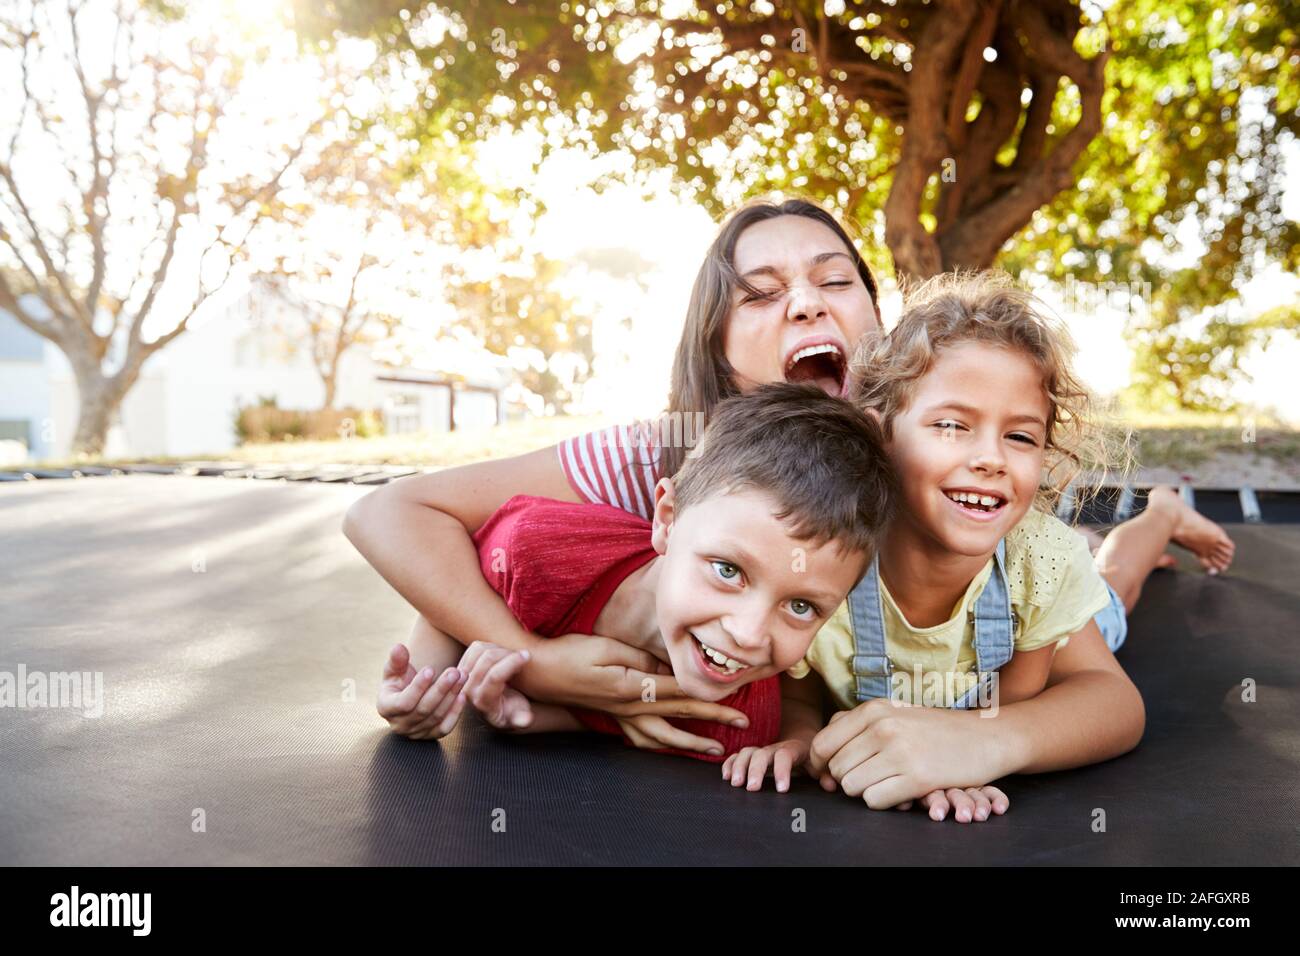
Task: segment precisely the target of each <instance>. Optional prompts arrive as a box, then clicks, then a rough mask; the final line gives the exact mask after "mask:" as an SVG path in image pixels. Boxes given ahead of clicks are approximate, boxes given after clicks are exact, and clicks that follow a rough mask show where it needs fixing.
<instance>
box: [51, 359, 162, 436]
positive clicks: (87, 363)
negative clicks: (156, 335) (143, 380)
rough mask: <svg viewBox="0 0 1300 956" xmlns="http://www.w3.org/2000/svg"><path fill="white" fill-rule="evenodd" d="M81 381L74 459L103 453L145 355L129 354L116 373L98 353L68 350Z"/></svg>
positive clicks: (138, 374) (74, 434)
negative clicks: (104, 366) (108, 372)
mask: <svg viewBox="0 0 1300 956" xmlns="http://www.w3.org/2000/svg"><path fill="white" fill-rule="evenodd" d="M65 354H66V355H67V356H68V359H69V360H70V361H71V363H72V372H73V375H74V376H75V378H76V381H77V406H78V412H77V427H76V431H75V432H74V433H73V436H72V448H71V454H72V456H73V457H74V458H95V457H99V456H101V455H103V453H104V444H105V442H106V441H107V439H108V429H109V426H110V425H111V424H112V421H113V415H114V414H115V413H116V412H117V410H118V409H119V408H120V407H121V405H122V399H123V398H125V397H126V393H127V392H129V391H130V390H131V387H132V386H133V385H135V382H136V379H138V378H139V377H140V368H141V366H142V365H143V364H144V360H143V358H140V357H138V356H135V357H131V356H128V359H127V363H126V364H125V365H123V367H122V368H121V369H120V370H119V371H118V372H117V374H115V375H105V374H104V372H103V369H102V368H101V366H100V364H99V359H98V357H97V356H94V355H88V354H86V353H85V352H84V351H82V350H80V349H77V348H76V347H73V348H70V349H65Z"/></svg>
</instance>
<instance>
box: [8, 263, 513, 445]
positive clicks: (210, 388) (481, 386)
mask: <svg viewBox="0 0 1300 956" xmlns="http://www.w3.org/2000/svg"><path fill="white" fill-rule="evenodd" d="M26 304H27V301H26V300H24V305H26ZM288 308H290V306H288V305H286V304H285V303H284V302H283V301H282V300H278V299H275V298H274V297H273V296H271V295H268V294H266V293H265V292H264V291H262V290H261V289H260V288H259V287H258V286H257V285H254V286H252V287H251V288H250V289H249V290H248V291H247V292H246V293H245V294H244V295H242V296H240V297H238V298H236V299H235V300H234V301H233V302H231V303H230V304H229V305H228V306H226V307H225V308H224V309H222V310H220V311H217V310H214V311H213V313H212V314H210V315H209V316H208V317H207V319H206V320H205V321H203V322H201V323H197V324H195V325H194V326H191V327H190V328H189V329H188V330H187V331H186V332H185V333H184V334H183V335H180V336H178V337H177V338H176V339H175V341H173V342H172V343H171V344H169V345H168V346H166V347H165V348H164V349H162V350H161V351H160V352H158V353H157V354H155V355H154V356H152V357H151V358H150V359H149V360H148V361H147V362H146V363H145V365H144V367H143V369H141V373H140V377H139V379H138V380H137V382H136V384H135V386H134V387H133V388H132V389H131V391H130V392H128V393H127V396H126V398H125V400H124V401H123V403H122V406H121V408H120V410H119V413H118V415H117V416H116V417H115V420H114V423H113V425H112V427H111V429H110V433H109V436H108V442H107V445H106V447H105V454H106V455H108V456H110V457H137V456H139V457H144V456H153V455H167V456H178V457H198V456H206V455H220V454H222V453H224V452H226V451H227V450H229V449H230V448H232V447H233V446H234V445H236V444H237V438H236V435H235V430H234V422H235V415H236V410H237V409H238V408H239V407H241V406H245V405H255V404H257V403H258V402H259V400H260V399H261V398H263V397H269V396H274V397H275V398H276V402H277V404H278V405H279V407H281V408H298V409H304V410H309V409H317V408H320V407H321V405H322V404H323V402H324V395H325V387H324V384H323V383H322V382H321V379H320V376H319V374H317V372H316V370H315V368H314V367H313V365H312V362H311V356H310V352H309V348H310V346H309V345H308V344H306V341H305V339H304V340H300V341H294V340H291V339H289V338H287V337H286V336H285V335H284V334H283V333H282V332H281V331H279V330H278V329H277V324H278V323H277V322H272V321H271V319H273V318H279V317H277V316H273V315H272V314H271V310H275V309H288ZM283 327H284V326H283V325H282V324H281V325H280V328H283ZM438 358H439V362H437V363H436V366H434V365H431V364H425V365H421V367H418V368H399V367H395V366H393V365H390V364H388V363H386V362H383V361H379V360H376V359H375V358H374V357H373V356H372V355H370V354H367V350H366V349H364V348H360V347H358V348H355V349H353V350H351V351H350V352H345V353H344V355H343V357H342V359H341V360H340V363H339V373H338V381H337V384H336V391H335V406H336V407H347V408H362V409H374V410H376V411H378V412H381V413H382V415H383V417H384V419H385V422H386V424H387V426H388V427H389V430H390V431H392V432H404V431H435V432H436V431H446V430H448V429H450V428H452V427H459V428H465V427H475V426H482V425H491V424H494V423H496V422H500V421H503V420H505V418H506V417H507V414H508V409H509V408H510V407H511V406H512V405H514V404H516V403H517V400H518V398H519V397H520V396H517V395H516V394H515V393H516V392H518V390H519V389H518V385H517V382H516V379H515V375H514V373H513V372H512V371H511V369H510V367H509V365H508V363H507V362H506V361H505V360H504V359H501V358H499V357H498V356H494V355H490V354H489V353H487V352H485V351H484V350H482V349H473V348H468V347H464V346H461V345H460V344H458V343H453V344H452V345H451V346H448V348H447V349H445V350H444V349H443V348H442V347H441V346H439V348H438ZM512 400H513V401H512ZM76 418H77V387H76V381H75V379H74V378H73V375H72V368H71V366H70V365H69V363H68V361H67V359H66V358H65V357H64V356H63V354H62V352H61V351H60V350H59V349H58V347H57V346H55V345H54V344H53V343H50V342H47V341H46V340H45V339H43V338H41V337H40V336H38V335H36V334H35V333H34V332H32V331H31V330H30V329H28V328H26V327H25V326H23V325H21V324H20V323H19V322H18V321H17V320H16V319H15V318H14V317H13V316H11V315H9V314H8V313H6V312H4V311H3V310H0V440H3V439H16V440H18V441H22V442H23V443H24V444H26V446H27V448H28V449H29V457H30V458H32V459H45V458H61V457H64V456H66V455H67V454H68V452H69V449H70V445H71V440H72V435H73V431H74V430H75V426H76Z"/></svg>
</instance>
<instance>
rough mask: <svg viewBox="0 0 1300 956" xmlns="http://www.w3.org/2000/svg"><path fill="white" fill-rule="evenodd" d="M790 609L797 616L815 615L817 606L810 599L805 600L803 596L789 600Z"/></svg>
mask: <svg viewBox="0 0 1300 956" xmlns="http://www.w3.org/2000/svg"><path fill="white" fill-rule="evenodd" d="M790 610H792V611H794V613H795V614H796V615H797V616H799V617H815V616H816V614H817V608H816V607H815V606H814V605H813V603H812V602H811V601H805V600H804V599H803V598H795V599H794V600H793V601H791V602H790Z"/></svg>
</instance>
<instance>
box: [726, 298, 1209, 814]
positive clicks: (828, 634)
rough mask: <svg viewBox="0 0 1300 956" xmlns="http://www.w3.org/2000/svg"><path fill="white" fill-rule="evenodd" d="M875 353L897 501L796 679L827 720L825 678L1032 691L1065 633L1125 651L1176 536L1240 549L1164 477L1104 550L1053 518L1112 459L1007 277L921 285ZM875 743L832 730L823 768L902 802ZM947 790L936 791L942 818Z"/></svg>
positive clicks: (869, 364) (949, 699) (742, 765)
mask: <svg viewBox="0 0 1300 956" xmlns="http://www.w3.org/2000/svg"><path fill="white" fill-rule="evenodd" d="M864 353H865V359H864V360H862V361H861V362H860V363H855V364H856V365H857V366H858V367H856V368H855V377H857V376H860V378H859V381H860V383H861V384H860V386H858V387H856V388H855V389H854V391H855V393H856V394H855V395H854V400H855V402H857V403H858V404H860V405H861V406H862V407H863V408H864V409H865V410H867V411H868V413H869V414H872V415H874V416H875V417H876V418H877V419H878V420H879V421H880V422H881V424H882V426H883V429H884V432H885V436H886V443H887V444H886V448H887V450H888V452H889V455H890V458H891V460H892V461H893V463H894V466H895V468H896V470H897V472H898V477H899V481H900V483H901V486H902V489H903V495H902V503H901V504H902V507H901V509H900V512H899V514H898V517H897V518H896V519H895V521H894V522H893V524H892V526H891V527H890V529H889V530H888V532H887V534H886V536H885V539H884V541H883V542H882V545H881V548H880V551H879V554H878V555H877V557H876V559H875V560H874V561H873V562H872V566H871V568H870V569H869V570H868V572H867V575H866V576H865V577H864V578H863V581H862V582H861V583H860V584H859V585H858V587H857V588H855V590H854V594H853V595H852V596H851V597H850V600H849V601H848V602H847V603H846V605H845V606H844V607H842V608H841V610H840V612H838V613H837V614H836V615H835V616H834V617H833V618H832V619H831V620H830V621H829V622H828V623H827V625H826V626H825V627H824V628H823V630H822V631H821V633H820V634H819V636H818V637H817V639H816V640H815V641H814V643H813V646H812V648H811V649H810V651H809V653H808V655H807V657H806V658H805V661H804V662H803V664H802V665H800V666H798V667H796V668H793V669H791V671H790V675H791V676H792V677H794V678H803V677H805V676H807V675H808V673H809V671H810V670H812V671H816V673H817V675H818V677H819V678H820V681H814V682H812V683H813V686H812V687H811V688H809V689H808V690H807V691H806V692H805V694H804V695H803V696H804V700H805V701H806V702H807V706H808V708H809V714H814V713H820V709H819V708H818V707H817V706H816V705H817V702H818V694H817V692H816V691H817V688H818V687H820V682H821V681H824V684H825V689H826V691H827V692H829V695H830V697H831V698H832V699H833V701H834V702H835V704H836V707H837V709H839V710H844V711H848V710H853V709H855V708H857V707H858V706H859V705H860V704H863V703H864V702H867V701H871V700H874V699H877V698H892V699H893V700H901V701H903V702H905V703H908V704H913V705H920V704H925V705H935V704H937V705H939V706H946V707H957V708H967V707H973V706H978V705H981V704H984V705H987V704H988V703H989V702H990V698H991V699H992V702H993V703H994V704H995V705H997V706H1001V705H1007V704H1015V703H1016V702H1017V701H1023V700H1027V699H1029V698H1033V697H1035V696H1037V695H1039V694H1040V693H1042V691H1043V690H1044V688H1045V686H1046V684H1047V680H1048V674H1049V671H1050V669H1051V665H1052V659H1053V655H1054V653H1055V652H1056V651H1057V650H1058V649H1061V648H1064V647H1065V646H1066V645H1067V642H1069V641H1071V640H1074V639H1078V637H1079V636H1080V635H1085V634H1090V635H1099V636H1100V637H1102V638H1103V639H1104V640H1105V642H1106V644H1107V646H1108V647H1109V648H1110V649H1111V650H1112V651H1114V650H1116V649H1118V648H1119V647H1120V646H1121V644H1122V643H1123V642H1124V638H1125V635H1126V633H1127V625H1126V615H1127V613H1128V612H1130V611H1131V610H1132V608H1133V605H1134V604H1135V603H1136V601H1137V598H1138V595H1139V594H1140V592H1141V589H1142V585H1143V583H1144V581H1145V580H1146V578H1147V576H1148V575H1149V574H1150V573H1151V571H1152V570H1154V569H1155V568H1156V567H1157V566H1161V565H1163V564H1164V563H1165V562H1164V561H1162V556H1163V555H1164V549H1165V547H1166V546H1167V545H1168V543H1169V542H1170V541H1171V540H1177V539H1182V540H1185V541H1186V540H1198V541H1200V540H1201V539H1203V547H1202V550H1203V551H1204V552H1205V553H1206V555H1207V560H1208V561H1210V562H1211V567H1212V568H1214V567H1218V566H1219V564H1220V563H1222V564H1223V565H1226V562H1227V560H1228V559H1230V557H1231V541H1230V540H1229V539H1228V538H1227V536H1226V535H1225V534H1223V532H1222V529H1220V528H1218V526H1217V525H1215V524H1213V522H1210V521H1209V520H1208V519H1206V518H1204V517H1202V516H1200V515H1198V514H1196V513H1195V512H1194V511H1192V510H1191V509H1189V508H1187V507H1186V506H1184V505H1183V503H1182V500H1181V498H1179V496H1178V494H1177V493H1176V492H1175V491H1174V490H1173V489H1170V488H1163V489H1162V488H1158V489H1155V490H1154V491H1153V492H1152V493H1151V496H1150V499H1149V505H1148V507H1147V509H1146V510H1145V511H1144V512H1143V513H1142V514H1141V515H1140V516H1138V517H1137V518H1135V519H1133V520H1131V521H1129V522H1126V523H1125V524H1124V525H1121V526H1120V527H1118V528H1116V529H1115V531H1114V532H1112V533H1111V535H1110V536H1108V537H1107V538H1106V539H1105V541H1104V543H1103V544H1102V545H1101V548H1100V549H1099V551H1098V552H1097V554H1096V557H1095V559H1094V557H1093V555H1092V554H1091V553H1090V552H1089V550H1088V546H1087V544H1086V543H1085V541H1084V539H1083V538H1082V537H1080V536H1079V535H1078V534H1076V533H1075V532H1074V531H1073V529H1071V528H1069V527H1068V526H1066V525H1064V524H1063V523H1061V522H1060V521H1058V520H1057V519H1056V518H1055V517H1053V516H1052V514H1053V509H1054V507H1055V504H1056V501H1057V499H1058V498H1059V496H1060V495H1061V493H1062V492H1063V491H1064V489H1065V488H1066V486H1067V485H1068V484H1069V483H1070V482H1071V481H1072V480H1073V479H1074V478H1075V476H1076V475H1077V473H1078V471H1079V470H1080V463H1081V462H1082V461H1084V460H1085V459H1091V460H1093V461H1102V460H1103V458H1104V456H1103V455H1102V454H1101V450H1100V442H1099V440H1098V439H1099V435H1100V432H1098V431H1097V430H1095V428H1094V424H1093V420H1092V414H1091V410H1090V409H1091V401H1090V397H1089V395H1088V392H1087V391H1086V389H1085V388H1084V387H1083V386H1082V385H1081V384H1080V383H1079V381H1078V380H1077V378H1076V377H1075V375H1074V373H1073V371H1072V370H1071V367H1070V361H1071V355H1072V348H1071V346H1070V343H1069V339H1068V335H1067V334H1066V333H1065V331H1064V329H1063V328H1061V327H1060V326H1059V325H1057V324H1055V323H1053V322H1051V321H1049V320H1048V319H1046V318H1045V317H1044V316H1043V315H1042V313H1041V312H1040V311H1039V310H1038V309H1037V308H1036V306H1035V302H1034V300H1033V299H1032V298H1031V297H1030V296H1029V295H1027V294H1026V293H1024V292H1022V291H1020V290H1018V289H1016V288H1015V287H1014V286H1013V285H1012V284H1011V282H1010V280H1009V279H1008V277H1006V276H1005V275H1001V274H994V273H982V274H967V275H948V276H940V277H938V278H935V279H932V280H930V281H928V282H926V283H924V284H923V285H921V286H920V287H919V288H918V289H917V290H916V291H915V292H914V293H913V294H911V295H910V296H909V297H908V301H907V307H906V310H905V312H904V315H903V317H902V319H901V321H900V322H899V324H898V326H897V327H896V328H895V329H894V330H893V331H892V332H891V333H890V334H889V336H888V337H887V338H886V339H884V340H883V341H881V342H879V343H878V344H875V345H874V347H869V348H864ZM1221 549H1222V551H1221ZM1094 560H1095V563H1094ZM994 675H996V676H994ZM787 696H788V695H787ZM801 706H803V705H801ZM876 709H877V710H879V708H876ZM791 719H792V720H795V721H796V722H797V718H796V717H795V716H794V715H792V716H791ZM837 723H838V722H837ZM802 726H803V727H804V728H807V727H808V726H810V724H809V723H808V722H806V721H805V722H804V723H803V724H802ZM846 726H847V725H846ZM846 734H848V738H847V739H842V738H845V735H846ZM850 740H853V741H854V743H852V744H850ZM868 744H869V741H861V740H857V739H856V738H855V736H854V735H853V734H852V733H851V732H850V731H846V729H845V726H837V727H833V728H830V729H829V732H828V733H827V735H826V736H825V737H824V738H823V739H822V745H823V746H822V749H823V750H824V751H825V752H824V753H822V754H821V758H822V759H821V760H820V762H815V768H820V767H824V766H826V764H827V762H828V761H829V764H830V769H831V775H832V777H834V778H835V779H836V780H837V781H838V782H839V783H840V785H841V786H843V787H844V789H845V790H846V792H850V793H852V794H853V795H858V794H862V795H863V796H864V798H865V799H866V800H867V802H868V803H869V804H871V805H872V806H889V805H893V804H895V803H897V802H898V801H896V800H893V799H892V797H891V785H890V784H889V782H888V780H887V778H885V779H882V778H881V777H880V775H879V774H878V771H877V770H876V769H875V768H867V769H865V770H862V771H861V772H859V770H858V768H859V767H865V766H866V758H869V754H864V753H863V752H862V751H863V750H864V747H867V745H868ZM812 746H813V745H812V737H811V735H809V734H807V733H806V732H805V733H804V734H802V735H801V736H800V737H796V738H793V739H791V740H787V741H783V742H781V743H779V744H775V745H773V746H772V747H764V748H756V749H755V748H748V749H746V750H743V751H741V752H740V753H738V754H736V755H735V756H734V757H733V758H732V759H731V760H729V761H728V762H727V764H726V765H724V768H723V773H724V776H729V777H730V780H731V782H732V784H733V785H740V784H741V783H742V782H747V783H748V784H749V786H750V789H756V788H757V786H761V781H762V779H763V776H764V775H765V773H766V771H767V766H768V764H769V763H772V764H774V763H775V759H776V756H777V754H781V755H782V761H781V767H782V770H781V772H778V773H777V777H778V779H777V784H778V788H784V785H785V783H786V781H787V780H788V772H787V771H786V770H785V768H788V767H789V766H790V765H792V764H793V765H798V764H800V763H801V762H803V761H804V760H806V759H807V758H808V757H809V755H810V752H811V750H812ZM867 749H869V747H867ZM855 773H856V774H857V778H855V777H854V774H855ZM937 800H938V798H937V797H935V796H933V795H931V796H929V797H927V798H926V799H925V800H924V801H923V802H924V803H925V804H926V805H927V806H929V807H930V808H931V811H932V813H936V812H937V811H936V810H935V808H934V806H933V805H934V804H935V803H936V802H937ZM977 803H978V801H977ZM989 809H990V808H988V807H984V806H983V805H982V804H979V810H981V811H983V812H985V813H987V811H988V810H989ZM993 809H994V810H995V812H996V808H993Z"/></svg>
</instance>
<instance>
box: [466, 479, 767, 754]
mask: <svg viewBox="0 0 1300 956" xmlns="http://www.w3.org/2000/svg"><path fill="white" fill-rule="evenodd" d="M474 544H475V545H476V546H477V547H478V555H479V566H480V567H481V568H482V570H483V577H484V578H486V579H487V582H488V583H489V584H490V585H492V587H493V588H494V589H495V590H496V592H497V593H498V594H500V595H501V597H502V598H504V599H505V602H506V606H507V607H509V608H510V610H511V612H513V614H514V615H515V617H516V618H518V620H519V623H521V624H522V625H523V626H524V627H526V628H528V629H529V630H530V631H533V632H534V633H536V634H540V635H541V636H542V637H559V636H561V635H563V634H575V633H576V634H590V633H592V632H593V630H594V626H595V623H596V618H597V617H599V616H600V612H601V611H602V610H604V608H605V604H606V602H607V601H609V599H610V597H611V596H612V595H613V593H614V591H615V590H616V589H617V588H618V586H619V585H620V584H621V583H622V582H623V580H624V579H625V578H626V577H627V576H628V575H629V574H631V573H632V572H633V571H635V570H636V569H637V568H639V567H641V566H642V565H644V564H646V563H647V562H649V561H650V560H652V559H653V558H654V557H655V551H654V548H653V547H652V546H651V544H650V522H648V521H646V520H645V519H644V518H640V517H637V516H636V515H632V514H628V513H627V512H626V511H621V510H619V509H618V508H612V507H609V506H608V505H588V504H569V503H568V502H564V501H554V500H552V499H550V498H535V497H532V496H529V495H516V496H515V497H513V498H511V499H510V500H509V501H507V502H506V503H505V504H504V505H502V506H501V508H500V509H498V510H497V511H496V512H495V513H494V514H493V515H492V517H490V518H489V519H488V520H487V522H486V523H485V524H484V525H483V527H482V528H480V529H479V530H478V533H477V534H475V535H474ZM720 703H722V704H724V705H726V706H727V707H734V708H735V709H737V710H739V711H741V712H743V713H744V714H746V715H747V716H748V717H749V727H747V728H739V727H731V726H728V725H727V724H722V723H718V722H717V721H713V720H692V719H687V718H677V717H673V718H669V723H671V724H672V725H673V726H674V727H678V728H680V729H681V730H685V731H686V732H687V733H692V734H697V735H698V736H701V737H711V738H712V739H714V740H716V741H718V742H719V743H721V744H722V748H723V756H721V757H715V756H711V755H709V754H701V753H695V752H694V751H688V750H678V749H676V748H662V749H660V750H659V751H658V752H659V753H674V754H681V755H683V756H687V757H696V758H699V759H700V760H708V761H710V762H713V763H720V762H721V761H722V760H723V759H724V758H725V757H726V755H727V754H731V753H735V752H736V751H737V750H740V749H741V748H742V747H764V746H767V745H768V744H772V743H775V742H776V740H777V735H778V734H779V733H780V729H781V691H780V682H779V679H778V678H777V677H765V678H763V679H762V680H758V681H754V682H753V683H749V684H745V685H744V686H742V687H741V688H740V689H738V690H737V691H736V692H735V693H734V694H732V695H731V696H729V697H726V698H724V699H723V700H722V701H720ZM571 712H572V713H573V715H574V716H575V717H577V718H578V719H579V720H581V721H582V722H583V723H584V724H585V725H586V726H588V727H590V728H591V729H592V730H596V731H599V732H601V733H606V734H618V735H620V736H622V735H623V732H622V729H621V728H620V727H619V725H618V722H617V721H616V720H614V718H612V717H610V716H609V715H608V714H603V713H598V712H595V711H588V710H582V709H579V708H573V709H572V710H571ZM624 740H625V741H626V740H627V738H626V737H624Z"/></svg>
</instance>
